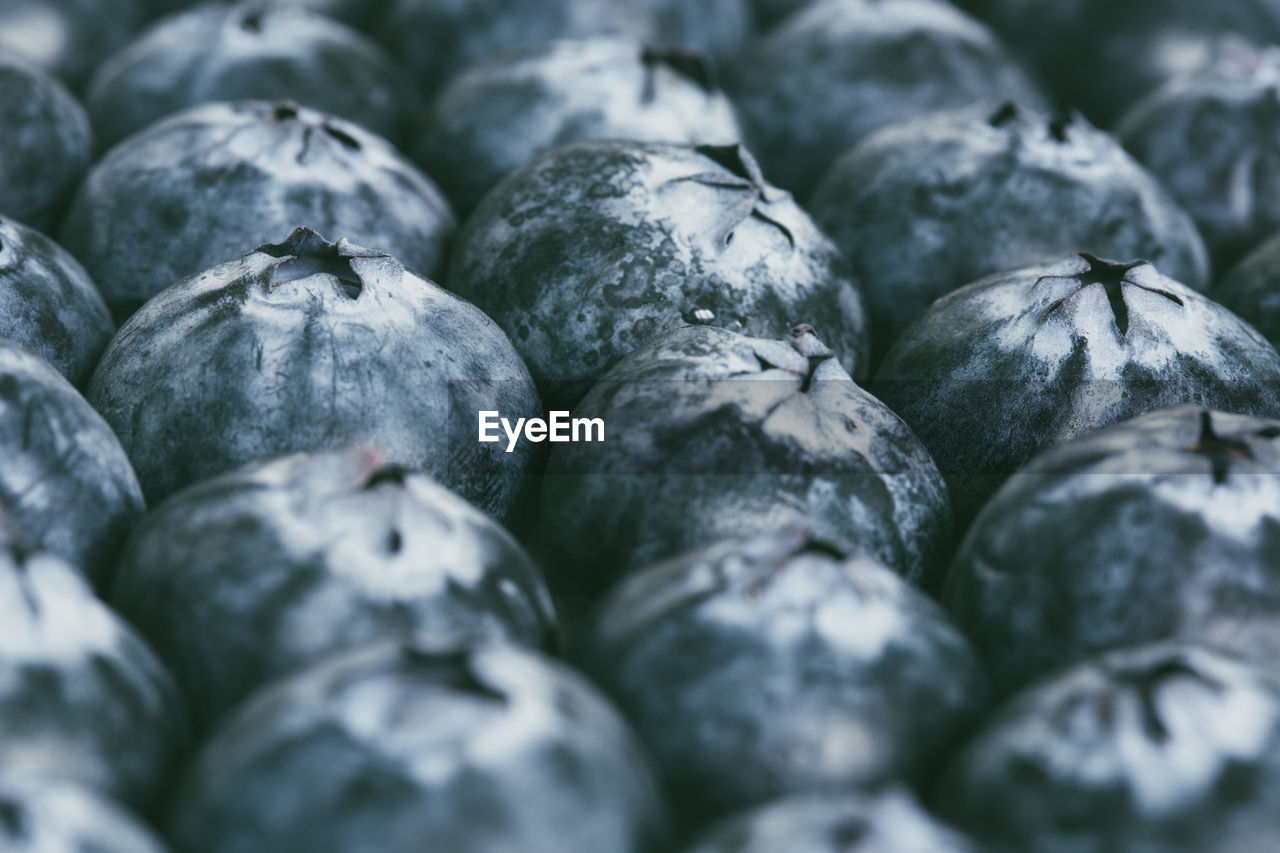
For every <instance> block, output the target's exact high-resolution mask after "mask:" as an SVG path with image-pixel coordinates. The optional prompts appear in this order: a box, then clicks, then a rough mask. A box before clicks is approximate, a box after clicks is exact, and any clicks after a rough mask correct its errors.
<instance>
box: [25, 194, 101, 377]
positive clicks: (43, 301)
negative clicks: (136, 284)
mask: <svg viewBox="0 0 1280 853" xmlns="http://www.w3.org/2000/svg"><path fill="white" fill-rule="evenodd" d="M115 328H116V327H115V324H114V323H112V322H111V313H110V312H109V311H107V305H106V303H105V302H103V301H102V295H101V294H99V293H98V289H97V287H95V286H94V284H93V282H92V281H90V279H89V275H88V273H86V272H85V271H84V268H83V267H82V266H80V264H79V262H77V261H76V259H75V258H73V257H71V255H70V254H69V253H68V252H67V250H66V249H63V248H62V247H61V246H59V245H58V244H57V243H55V242H53V241H52V240H50V239H49V238H48V237H45V236H44V235H43V234H41V233H39V232H38V231H35V230H33V229H31V228H28V227H26V226H24V225H22V224H21V223H19V222H15V221H14V220H12V219H7V218H5V217H3V216H0V338H3V339H5V340H9V341H13V342H14V343H17V344H21V345H22V346H24V347H26V348H27V349H29V350H31V351H32V352H34V353H35V354H36V355H38V356H40V357H41V358H43V359H44V360H45V361H48V362H49V363H50V364H52V365H53V366H54V367H56V368H57V369H58V371H59V372H60V373H61V374H62V375H63V376H65V377H67V379H68V380H70V381H71V382H72V383H73V384H75V385H83V384H84V383H86V382H88V380H89V374H90V373H91V372H92V371H93V368H94V365H96V364H97V363H98V356H99V355H101V354H102V350H103V349H105V348H106V346H107V343H108V342H109V341H110V340H111V335H112V334H113V333H114V332H115Z"/></svg>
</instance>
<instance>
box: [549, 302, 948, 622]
mask: <svg viewBox="0 0 1280 853" xmlns="http://www.w3.org/2000/svg"><path fill="white" fill-rule="evenodd" d="M574 415H575V417H584V418H602V419H603V420H604V423H605V427H606V438H605V441H604V443H592V444H588V443H577V444H558V445H555V448H554V449H553V451H552V454H551V458H550V460H549V462H548V468H547V475H546V477H545V482H544V486H543V490H542V498H541V502H540V507H541V515H540V520H539V530H540V531H541V532H542V534H543V541H542V542H541V545H540V550H541V552H542V557H543V559H542V561H541V564H542V566H543V569H544V571H546V572H547V574H548V579H549V580H550V582H551V586H552V592H553V593H554V594H556V595H558V596H562V597H563V598H564V599H566V600H573V599H584V600H591V599H593V598H595V597H597V596H598V595H599V594H600V593H602V592H604V591H605V590H606V589H607V588H608V587H609V586H610V585H612V584H613V583H614V582H615V581H616V580H618V579H619V578H621V577H623V576H625V575H627V574H629V573H633V572H635V571H637V570H640V569H644V568H647V567H648V566H650V565H652V564H653V563H655V562H658V561H659V560H663V559H666V558H669V557H674V556H676V555H678V554H681V553H684V552H686V551H691V550H694V549H696V548H700V547H703V546H706V545H710V544H712V543H714V542H717V541H719V540H721V539H729V538H735V537H742V536H752V535H758V534H760V533H763V532H768V531H776V530H780V529H782V528H785V527H787V526H788V525H790V524H794V523H802V524H806V525H807V526H809V527H810V528H812V529H813V530H814V531H815V533H816V534H817V535H818V536H820V537H821V538H822V539H823V540H825V541H829V542H833V543H836V544H841V545H848V546H850V547H857V548H859V549H860V550H863V551H866V552H867V553H869V554H871V555H872V556H874V557H876V558H877V559H879V560H880V561H881V562H883V563H885V564H886V565H888V566H890V567H891V568H892V569H894V570H895V571H897V572H899V573H901V574H903V575H905V576H907V577H908V578H910V579H912V580H913V581H921V582H925V583H930V582H931V581H932V580H933V579H935V574H936V573H937V572H938V570H940V569H941V568H942V565H941V561H942V560H944V559H946V555H947V552H948V550H949V548H950V523H951V511H950V506H949V504H948V501H947V491H946V486H945V485H944V483H943V481H942V477H941V475H940V474H939V473H938V469H937V468H936V467H935V465H934V463H933V460H932V459H931V458H930V457H929V454H928V452H927V451H926V450H925V449H924V446H923V445H921V444H920V441H919V439H917V438H916V437H915V435H914V434H912V432H911V430H910V429H909V428H908V427H907V426H906V424H904V423H903V422H902V421H901V420H900V419H899V418H898V417H897V416H896V415H894V414H893V413H892V412H891V411H889V409H888V408H887V407H886V406H885V405H884V404H883V403H881V402H880V401H879V400H877V399H876V398H874V397H872V396H871V395H870V394H868V393H867V392H866V391H864V390H862V389H861V388H859V387H858V386H857V384H855V383H854V382H853V381H852V380H851V379H850V378H849V374H847V373H845V371H844V369H843V368H841V367H840V364H839V362H838V361H837V360H836V358H835V357H834V354H833V353H832V352H831V350H830V349H828V348H827V347H826V346H824V345H823V344H822V342H821V341H819V340H818V339H817V337H816V336H815V335H814V333H813V330H812V329H811V328H809V327H800V328H797V329H796V330H795V334H794V337H793V338H792V339H790V340H766V339H762V338H751V337H747V336H745V335H739V334H737V333H735V332H730V331H728V330H726V329H719V328H715V327H711V326H687V327H684V328H681V329H677V330H675V331H673V332H671V333H670V334H669V335H666V336H663V337H661V338H658V339H656V340H654V341H653V342H652V343H650V344H649V345H647V346H645V347H643V348H642V349H640V350H638V351H637V352H635V353H633V354H632V355H631V356H629V357H628V358H626V359H624V360H623V361H622V362H621V363H619V365H618V366H617V367H616V368H614V370H613V371H611V372H610V373H609V375H608V376H607V377H606V378H605V379H604V380H603V381H601V382H600V383H599V384H598V385H596V386H595V387H594V388H593V389H592V390H591V392H590V393H589V394H588V395H587V396H586V398H584V399H583V401H582V403H581V404H580V405H579V406H578V407H577V408H576V409H575V410H574Z"/></svg>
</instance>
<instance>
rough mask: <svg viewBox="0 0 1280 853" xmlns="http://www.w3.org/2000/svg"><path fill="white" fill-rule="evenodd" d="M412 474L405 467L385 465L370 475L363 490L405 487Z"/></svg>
mask: <svg viewBox="0 0 1280 853" xmlns="http://www.w3.org/2000/svg"><path fill="white" fill-rule="evenodd" d="M410 473H412V472H410V471H409V469H408V468H405V467H404V466H403V465H383V466H382V467H380V468H378V469H377V470H376V471H374V472H373V473H372V474H370V475H369V478H368V479H367V480H365V481H364V486H363V488H364V490H365V491H371V490H373V489H376V488H377V487H378V486H382V485H387V484H390V485H394V486H403V485H404V483H405V480H406V479H408V477H409V475H410Z"/></svg>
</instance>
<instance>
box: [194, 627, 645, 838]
mask: <svg viewBox="0 0 1280 853" xmlns="http://www.w3.org/2000/svg"><path fill="white" fill-rule="evenodd" d="M665 824H666V821H665V815H664V807H663V804H662V802H661V798H660V794H659V791H658V787H657V784H656V782H655V781H654V779H653V776H652V774H651V771H650V769H649V765H648V762H647V760H646V759H645V757H644V755H643V754H642V752H641V751H640V749H639V747H638V745H637V744H636V742H635V740H634V737H633V736H632V734H631V733H630V732H629V731H628V730H627V728H626V726H625V725H624V723H623V722H622V720H621V718H620V717H619V716H618V714H617V712H616V711H615V710H614V709H613V708H612V707H611V706H610V705H609V704H608V703H607V702H606V701H604V699H603V698H601V697H600V696H599V695H598V694H597V693H596V692H595V691H594V690H593V689H591V687H590V686H589V685H587V683H586V682H585V681H584V680H583V679H582V678H581V676H578V675H577V674H575V673H573V672H572V671H571V670H569V669H568V668H567V667H565V666H563V665H561V664H557V663H554V662H552V661H550V660H549V659H546V658H542V657H539V656H536V655H534V654H533V653H531V652H527V651H522V650H520V649H519V648H518V647H516V646H504V645H482V646H477V647H466V646H461V645H457V644H449V643H444V644H436V643H433V644H428V643H425V642H422V643H417V644H414V645H406V646H396V645H379V646H374V647H372V648H369V649H367V650H363V651H358V652H354V653H351V654H348V655H344V656H340V657H337V658H331V659H329V660H328V661H327V662H325V663H322V664H320V665H318V666H317V667H315V668H313V669H310V670H307V671H305V672H303V673H301V674H299V675H297V676H294V677H293V678H290V679H287V680H285V681H283V682H277V683H276V684H274V685H272V686H270V687H267V688H265V689H263V690H262V691H260V692H258V693H256V694H254V696H253V697H251V698H250V699H249V700H248V701H247V702H246V703H245V704H243V705H241V706H240V708H239V710H238V711H237V712H236V713H235V714H234V715H233V716H232V717H231V718H230V719H229V720H228V721H227V723H226V725H224V726H223V727H222V728H221V729H220V730H219V732H218V733H217V734H216V735H215V736H214V737H213V738H212V739H211V740H210V741H208V743H207V744H206V745H205V747H204V750H203V751H202V752H201V753H200V755H199V756H198V758H197V759H196V761H195V762H194V763H193V764H192V766H191V767H190V770H189V772H188V773H187V776H186V779H185V781H184V783H183V784H182V786H181V788H180V790H179V792H178V795H177V798H176V801H175V803H174V808H173V810H172V812H171V817H170V821H169V826H170V835H171V837H172V838H173V840H174V844H175V846H177V847H178V848H179V849H181V850H183V851H185V853H233V851H249V850H308V851H323V853H365V851H371V850H377V851H379V853H421V851H423V850H439V851H449V853H492V851H498V850H503V851H506V850H519V851H522V853H603V851H609V853H663V851H666V850H668V849H669V848H668V846H667V845H666V844H665V843H664V842H665V835H666V833H665V828H666V827H665Z"/></svg>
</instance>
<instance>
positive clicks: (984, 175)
mask: <svg viewBox="0 0 1280 853" xmlns="http://www.w3.org/2000/svg"><path fill="white" fill-rule="evenodd" d="M809 209H810V211H812V213H813V216H814V219H815V220H816V221H817V222H818V224H819V225H821V226H822V228H823V229H824V230H825V231H826V232H827V233H828V234H829V235H831V238H832V239H833V240H835V242H836V245H838V246H839V247H840V250H841V251H842V252H844V254H845V256H846V257H847V258H848V259H849V261H850V263H851V265H852V266H853V268H854V272H855V275H856V276H857V277H858V280H859V281H860V282H862V284H863V293H864V295H865V297H866V300H867V306H868V309H869V311H870V313H871V316H872V323H873V326H872V334H871V337H872V341H873V345H874V347H875V349H876V350H877V356H883V355H884V353H885V352H886V351H887V350H888V349H889V346H890V345H891V344H892V343H893V342H894V341H895V340H897V338H898V336H899V335H900V334H901V333H902V331H903V330H904V329H905V328H906V327H907V326H908V325H909V324H910V323H911V322H912V321H914V320H915V319H917V318H918V317H919V316H920V315H921V314H923V313H924V312H925V311H926V310H927V309H928V308H929V306H930V304H931V303H932V302H933V301H934V300H935V299H938V298H939V297H941V296H944V295H946V294H947V293H949V292H951V291H953V290H955V289H957V288H959V287H961V286H963V285H965V284H968V283H969V282H972V281H976V280H978V279H980V278H983V277H985V276H988V275H994V274H996V273H999V272H1004V271H1006V270H1012V269H1018V268H1019V267H1025V266H1030V265H1032V264H1038V263H1044V262H1051V261H1056V260H1058V259H1059V258H1061V257H1064V256H1066V255H1069V254H1071V253H1073V252H1089V253H1091V254H1094V255H1097V256H1098V257H1103V258H1126V259H1127V258H1144V259H1146V260H1149V261H1151V262H1152V263H1154V264H1156V266H1158V267H1159V268H1160V269H1161V270H1162V271H1163V272H1164V273H1165V274H1166V275H1168V276H1170V277H1172V278H1174V279H1177V280H1178V281H1180V282H1182V283H1183V284H1186V285H1188V286H1189V287H1192V288H1195V289H1197V290H1202V289H1204V288H1205V287H1206V286H1207V285H1208V283H1209V262H1208V256H1207V254H1206V252H1205V247H1204V243H1203V242H1202V241H1201V239H1200V235H1199V233H1198V232H1197V231H1196V227H1195V225H1194V224H1193V223H1192V221H1191V219H1190V217H1189V216H1188V215H1187V214H1186V213H1185V212H1184V211H1183V210H1182V209H1181V208H1180V207H1178V206H1177V204H1176V203H1175V202H1174V201H1173V199H1172V198H1171V197H1170V196H1169V194H1168V193H1167V192H1165V190H1164V189H1163V188H1162V187H1161V186H1160V184H1159V183H1158V182H1157V181H1156V180H1155V179H1154V178H1153V177H1152V176H1151V175H1149V174H1148V173H1147V172H1146V171H1145V170H1144V169H1143V168H1142V167H1141V166H1139V165H1138V164H1137V162H1135V161H1134V159H1133V158H1132V157H1130V156H1129V155H1128V154H1127V153H1125V151H1124V149H1122V148H1121V147H1120V145H1119V144H1117V142H1116V141H1115V140H1114V139H1113V138H1112V137H1111V136H1110V135H1108V134H1106V133H1103V132H1102V131H1100V130H1097V129H1096V128H1094V127H1093V126H1092V125H1090V124H1089V123H1088V122H1087V121H1085V120H1084V119H1082V118H1080V117H1079V116H1078V115H1076V116H1072V117H1070V118H1058V119H1050V118H1049V117H1048V116H1045V115H1043V114H1041V113H1038V112H1035V111H1032V110H1027V109H1024V108H1021V107H1018V106H1016V105H1014V104H1013V103H1012V102H1005V103H1003V104H999V103H983V104H980V105H976V106H972V107H965V108H962V109H959V110H953V111H952V110H949V111H944V112H939V113H933V114H930V115H926V116H923V117H920V118H918V119H914V120H911V121H905V122H902V123H899V124H896V125H893V126H891V127H887V128H884V129H883V130H880V131H878V132H877V133H874V134H872V135H871V136H870V137H868V138H867V139H864V140H863V141H862V142H861V143H859V144H858V145H855V146H854V147H853V148H852V149H850V150H849V151H848V152H846V153H845V154H844V155H843V156H842V157H841V158H840V159H839V160H837V161H836V163H835V165H833V166H832V168H831V170H830V171H828V172H827V174H826V175H825V176H824V178H823V179H822V181H821V182H820V183H819V184H818V188H817V190H816V191H815V193H814V196H813V199H812V201H811V202H810V204H809Z"/></svg>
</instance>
